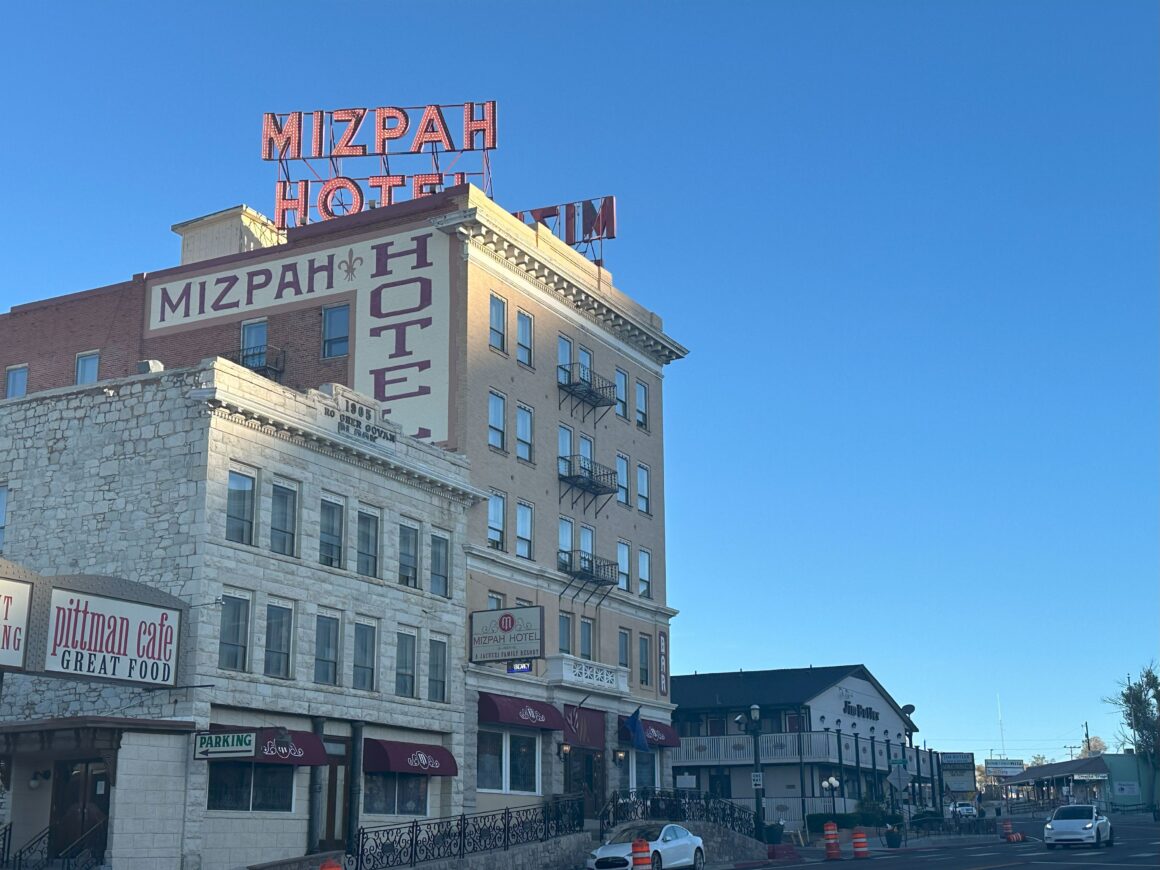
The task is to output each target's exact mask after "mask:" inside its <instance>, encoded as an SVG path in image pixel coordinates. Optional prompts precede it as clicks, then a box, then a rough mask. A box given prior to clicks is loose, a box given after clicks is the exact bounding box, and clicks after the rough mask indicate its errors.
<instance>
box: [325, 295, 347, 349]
mask: <svg viewBox="0 0 1160 870" xmlns="http://www.w3.org/2000/svg"><path fill="white" fill-rule="evenodd" d="M349 352H350V306H349V305H335V306H333V307H331V308H324V309H322V358H323V359H331V358H332V357H336V356H346V355H347V354H348V353H349Z"/></svg>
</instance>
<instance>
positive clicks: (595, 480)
mask: <svg viewBox="0 0 1160 870" xmlns="http://www.w3.org/2000/svg"><path fill="white" fill-rule="evenodd" d="M557 471H558V473H559V476H560V480H562V481H564V483H566V484H568V486H570V487H573V488H575V489H578V490H580V491H581V492H586V493H589V494H590V495H612V494H613V493H615V492H616V490H617V485H616V469H615V468H609V467H608V466H607V465H601V464H600V463H599V462H596V461H594V460H592V459H589V458H588V457H587V456H580V455H579V454H576V455H575V456H561V457H559V459H558V460H557Z"/></svg>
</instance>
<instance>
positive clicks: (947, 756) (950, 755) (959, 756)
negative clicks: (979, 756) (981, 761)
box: [938, 752, 975, 770]
mask: <svg viewBox="0 0 1160 870" xmlns="http://www.w3.org/2000/svg"><path fill="white" fill-rule="evenodd" d="M938 757H939V761H940V762H941V763H942V766H943V767H944V768H946V767H969V768H970V769H971V770H974V769H975V753H973V752H940V753H939V756H938Z"/></svg>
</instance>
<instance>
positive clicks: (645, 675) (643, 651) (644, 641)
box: [640, 634, 652, 686]
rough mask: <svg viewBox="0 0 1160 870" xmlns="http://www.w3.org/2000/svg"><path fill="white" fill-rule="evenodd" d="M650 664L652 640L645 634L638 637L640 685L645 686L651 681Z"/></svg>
mask: <svg viewBox="0 0 1160 870" xmlns="http://www.w3.org/2000/svg"><path fill="white" fill-rule="evenodd" d="M651 664H652V638H651V637H649V636H648V635H647V634H642V635H641V636H640V684H641V685H642V686H647V685H648V684H649V682H650V681H651V680H652V673H651V669H650V666H651Z"/></svg>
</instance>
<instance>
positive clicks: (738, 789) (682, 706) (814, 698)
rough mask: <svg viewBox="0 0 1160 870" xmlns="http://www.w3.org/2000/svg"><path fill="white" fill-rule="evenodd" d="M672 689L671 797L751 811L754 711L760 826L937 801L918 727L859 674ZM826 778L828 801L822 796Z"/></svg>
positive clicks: (693, 680) (740, 678)
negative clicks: (898, 776) (696, 794)
mask: <svg viewBox="0 0 1160 870" xmlns="http://www.w3.org/2000/svg"><path fill="white" fill-rule="evenodd" d="M672 682H673V700H674V701H675V702H676V703H677V709H676V710H675V711H674V713H673V725H674V727H675V728H676V729H677V733H678V734H679V736H680V741H681V745H680V747H679V748H678V749H676V750H674V752H673V773H674V778H675V784H676V786H677V787H678V788H691V789H698V790H701V791H707V792H708V793H710V794H711V795H713V796H714V797H720V798H726V799H732V800H734V801H736V802H737V803H739V804H742V805H743V806H747V807H752V806H753V801H754V789H753V785H752V782H753V780H752V774H753V772H754V764H753V740H752V736H751V732H750V730H749V728H750V723H751V722H752V719H751V708H752V707H753V705H757V707H758V712H759V717H760V723H759V730H760V736H759V738H758V743H759V746H760V759H759V760H760V765H761V771H762V774H763V783H764V789H765V803H764V806H765V818H766V820H767V821H777V820H779V819H784V820H786V821H787V822H788V823H790V824H792V825H795V826H796V825H800V823H801V820H802V818H803V814H807V815H808V814H809V813H816V812H830V811H831V809H837V811H838V812H850V811H853V810H854V809H856V808H857V806H858V803H859V802H860V801H864V800H865V801H877V802H879V803H884V804H887V805H890V804H891V803H892V802H895V801H897V802H898V803H901V802H902V801H903V800H905V801H909V802H911V803H914V804H920V803H922V804H928V805H931V804H936V803H937V802H938V800H939V797H940V794H939V793H940V789H939V786H938V783H939V760H938V754H937V753H935V752H933V751H928V750H924V749H921V748H915V747H914V746H913V736H914V734H915V733H917V731H918V726H917V725H916V724H915V723H914V721H913V719H912V718H911V717H910V713H909V712H908V711H907V708H904V707H900V706H899V705H898V704H897V703H896V702H895V701H894V699H893V698H892V697H891V696H890V695H889V694H888V693H887V691H886V690H885V689H884V688H883V687H882V686H881V685H880V684H879V682H878V681H877V680H876V679H875V678H874V676H873V675H872V674H871V673H870V671H869V670H868V669H867V668H866V667H865V666H864V665H843V666H835V667H818V668H814V667H810V668H788V669H783V670H769V671H736V672H728V673H715V674H685V675H678V676H674V677H673V681H672ZM910 712H913V708H910ZM738 717H740V720H741V721H740V724H739V723H738V721H737V719H738ZM903 759H905V761H906V764H905V767H904V769H905V770H906V771H907V774H908V776H907V778H906V779H905V780H903V781H901V782H903V783H905V785H904V788H900V789H898V790H897V794H895V788H894V787H893V786H892V785H891V784H890V782H889V777H890V774H891V771H892V770H894V769H895V768H896V767H900V766H902V765H900V764H896V763H894V762H900V761H902V760H903ZM932 771H934V780H933V782H934V789H933V794H932V788H931V785H932V778H931V772H932ZM831 778H833V780H834V781H835V782H837V783H838V785H837V787H836V788H834V789H833V791H832V792H831V791H829V790H827V788H825V787H824V786H823V783H828V782H829V780H830V779H831Z"/></svg>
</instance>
